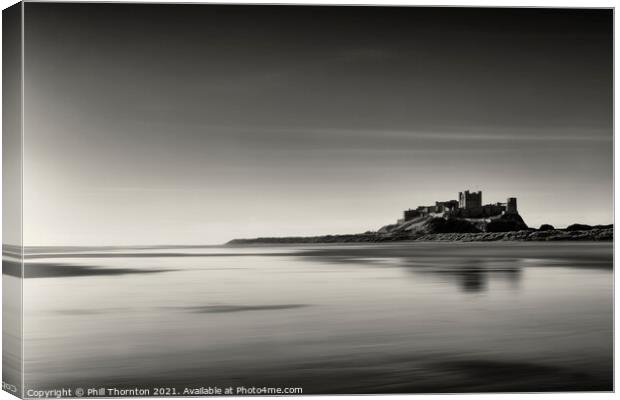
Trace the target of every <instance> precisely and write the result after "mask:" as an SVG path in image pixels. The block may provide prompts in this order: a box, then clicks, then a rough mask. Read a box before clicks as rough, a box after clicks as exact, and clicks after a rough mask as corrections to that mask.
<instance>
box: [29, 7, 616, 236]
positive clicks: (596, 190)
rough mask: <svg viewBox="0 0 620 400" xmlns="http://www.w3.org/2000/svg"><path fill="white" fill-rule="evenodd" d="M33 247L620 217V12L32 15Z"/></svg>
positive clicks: (312, 10)
mask: <svg viewBox="0 0 620 400" xmlns="http://www.w3.org/2000/svg"><path fill="white" fill-rule="evenodd" d="M25 19H26V22H25V35H26V36H25V37H26V39H25V40H26V47H25V51H26V55H25V79H26V81H25V112H26V122H25V153H26V154H25V170H24V179H25V181H24V185H25V187H24V190H25V194H24V195H25V199H24V201H25V203H24V214H25V215H24V218H25V219H24V235H25V244H26V245H53V244H57V245H110V244H118V245H131V244H214V243H222V242H225V241H227V240H230V239H232V238H238V237H255V236H284V235H316V234H336V233H355V232H363V231H366V230H374V229H378V228H379V227H381V226H382V225H385V224H387V223H392V222H394V221H395V220H396V219H397V218H399V217H400V215H401V213H402V210H404V209H406V208H409V207H416V206H418V205H423V204H432V203H433V202H434V201H435V200H450V199H456V198H457V193H458V191H462V190H465V189H472V190H474V189H477V190H482V191H483V202H484V203H487V202H497V201H505V198H506V197H509V196H510V197H517V198H518V204H519V211H520V213H521V215H522V216H523V218H524V219H525V221H526V223H528V224H529V225H530V226H538V225H540V224H541V223H551V224H553V225H556V226H566V225H568V224H571V223H574V222H580V223H589V224H604V223H611V222H612V195H613V182H612V164H613V155H612V151H613V150H612V139H613V137H612V127H613V125H612V116H613V114H612V95H613V93H612V13H611V11H610V10H567V9H557V10H548V9H547V10H545V9H537V10H533V9H516V10H515V9H481V8H471V9H450V8H436V9H428V8H413V7H412V8H397V7H393V8H379V7H333V6H332V7H309V6H296V7H295V6H278V7H276V6H214V5H147V4H142V5H119V4H94V3H91V4H71V5H66V4H65V5H63V4H58V3H55V4H43V3H27V4H26V8H25Z"/></svg>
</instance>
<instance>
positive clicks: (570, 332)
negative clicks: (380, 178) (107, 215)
mask: <svg viewBox="0 0 620 400" xmlns="http://www.w3.org/2000/svg"><path fill="white" fill-rule="evenodd" d="M25 263H26V266H25V271H24V273H25V276H26V278H25V279H24V282H23V300H24V303H23V313H24V314H23V338H24V342H23V363H24V370H25V374H24V388H25V392H28V390H30V394H37V393H41V392H37V391H45V390H55V389H61V388H65V389H71V390H73V393H75V390H76V389H78V388H81V389H82V390H83V391H87V390H91V389H92V390H101V391H100V392H97V393H104V391H108V390H117V391H118V392H115V393H116V394H117V395H118V394H120V395H133V394H135V393H137V392H136V391H137V390H138V389H139V390H143V391H142V393H141V394H143V395H144V394H148V395H155V394H167V395H188V394H190V395H191V394H205V393H207V394H208V393H209V390H215V389H218V390H222V391H224V392H225V391H226V390H229V391H232V392H228V394H252V393H244V392H243V390H254V391H258V392H260V391H261V390H263V391H265V392H261V393H263V394H275V393H278V394H290V393H296V394H300V393H302V394H329V393H331V394H345V393H368V394H370V393H472V392H474V393H479V392H515V391H527V392H545V391H610V390H612V389H613V386H612V385H613V377H612V375H613V246H612V243H611V242H604V243H594V242H484V243H479V242H476V243H461V242H456V243H455V242H446V243H443V242H426V243H420V242H402V243H386V244H377V243H372V244H330V245H320V244H314V245H281V246H272V245H254V246H165V247H123V248H120V247H107V248H105V247H104V248H80V247H74V248H61V247H49V248H29V249H27V254H26V260H25ZM7 273H8V272H7V271H5V275H4V277H3V278H4V279H3V281H4V282H5V290H6V288H7V287H9V286H16V285H18V284H19V281H18V278H17V277H14V276H11V275H7ZM11 329H13V330H15V329H17V328H16V327H12V328H11V327H8V328H6V329H5V340H6V335H7V333H6V332H10V330H11ZM240 388H241V389H240ZM102 389H103V390H102ZM158 389H159V390H165V391H166V393H164V392H158ZM144 390H146V391H147V392H144ZM240 390H241V392H240ZM278 391H280V392H278ZM78 393H80V392H79V391H78ZM93 393H94V392H93ZM105 393H106V394H108V393H112V392H105ZM26 394H28V393H26Z"/></svg>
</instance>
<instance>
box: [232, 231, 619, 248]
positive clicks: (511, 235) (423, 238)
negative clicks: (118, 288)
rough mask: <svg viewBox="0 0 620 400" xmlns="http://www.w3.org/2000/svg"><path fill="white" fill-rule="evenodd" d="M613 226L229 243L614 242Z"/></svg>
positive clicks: (294, 237)
mask: <svg viewBox="0 0 620 400" xmlns="http://www.w3.org/2000/svg"><path fill="white" fill-rule="evenodd" d="M613 235H614V229H613V227H604V228H592V229H588V230H576V231H568V230H564V229H553V230H547V231H540V230H520V231H509V232H480V233H426V234H425V233H420V232H411V233H398V234H381V233H376V232H369V233H359V234H349V235H323V236H292V237H259V238H251V239H233V240H231V241H229V242H228V243H226V245H246V244H299V243H380V242H396V241H420V242H492V241H524V242H534V241H612V240H613Z"/></svg>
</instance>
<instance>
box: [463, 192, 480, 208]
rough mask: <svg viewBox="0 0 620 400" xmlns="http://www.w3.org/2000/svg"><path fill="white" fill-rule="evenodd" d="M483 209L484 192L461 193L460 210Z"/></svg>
mask: <svg viewBox="0 0 620 400" xmlns="http://www.w3.org/2000/svg"><path fill="white" fill-rule="evenodd" d="M477 207H482V191H481V190H479V191H478V192H471V193H470V192H469V190H466V191H464V192H459V208H465V209H469V208H477Z"/></svg>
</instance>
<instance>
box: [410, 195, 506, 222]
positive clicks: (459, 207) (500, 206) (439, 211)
mask: <svg viewBox="0 0 620 400" xmlns="http://www.w3.org/2000/svg"><path fill="white" fill-rule="evenodd" d="M505 214H518V211H517V198H516V197H509V198H508V200H507V201H506V203H495V204H485V205H482V191H478V192H470V191H469V190H466V191H464V192H459V199H458V200H448V201H436V202H435V205H434V206H419V207H418V208H416V209H409V210H405V211H404V215H403V218H402V219H400V220H398V223H399V224H402V223H403V222H407V221H411V220H412V219H415V218H418V217H426V216H437V217H440V216H443V217H455V218H490V217H497V216H500V215H505Z"/></svg>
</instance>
